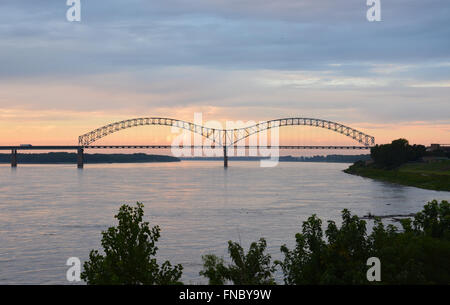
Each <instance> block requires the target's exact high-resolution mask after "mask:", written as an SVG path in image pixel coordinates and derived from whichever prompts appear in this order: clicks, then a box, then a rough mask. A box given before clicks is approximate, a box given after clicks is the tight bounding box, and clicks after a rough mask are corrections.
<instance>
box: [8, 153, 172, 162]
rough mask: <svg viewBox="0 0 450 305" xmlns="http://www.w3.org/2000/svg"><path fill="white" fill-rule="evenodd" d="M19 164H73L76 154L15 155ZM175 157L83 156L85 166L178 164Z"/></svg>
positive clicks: (138, 154)
mask: <svg viewBox="0 0 450 305" xmlns="http://www.w3.org/2000/svg"><path fill="white" fill-rule="evenodd" d="M17 159H18V163H19V164H73V163H76V162H77V154H76V153H67V152H56V153H55V152H51V153H38V154H35V153H33V154H17ZM180 161H181V160H180V159H179V158H176V157H172V156H166V155H148V154H143V153H136V154H84V163H86V164H111V163H162V162H180ZM10 162H11V155H10V154H0V164H1V163H3V164H5V163H10Z"/></svg>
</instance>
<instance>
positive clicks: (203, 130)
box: [78, 117, 222, 146]
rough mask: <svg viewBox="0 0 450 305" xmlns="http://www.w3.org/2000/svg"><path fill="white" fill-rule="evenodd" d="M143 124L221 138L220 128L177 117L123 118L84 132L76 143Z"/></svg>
mask: <svg viewBox="0 0 450 305" xmlns="http://www.w3.org/2000/svg"><path fill="white" fill-rule="evenodd" d="M145 125H160V126H171V127H178V128H182V129H186V130H189V131H191V132H193V133H197V134H200V135H202V136H203V137H205V138H207V139H210V140H211V141H213V142H215V143H217V144H220V143H221V141H220V139H221V138H222V130H221V129H215V128H208V127H204V126H201V125H197V124H194V123H191V122H186V121H182V120H177V119H170V118H156V117H154V118H135V119H129V120H124V121H120V122H114V123H111V124H108V125H105V126H102V127H99V128H97V129H94V130H92V131H90V132H88V133H85V134H83V135H81V136H79V137H78V144H79V145H81V146H88V145H90V144H91V143H93V142H95V141H97V140H99V139H101V138H103V137H106V136H107V135H110V134H112V133H115V132H117V131H120V130H123V129H127V128H132V127H137V126H145Z"/></svg>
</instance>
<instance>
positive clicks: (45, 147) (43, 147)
mask: <svg viewBox="0 0 450 305" xmlns="http://www.w3.org/2000/svg"><path fill="white" fill-rule="evenodd" d="M218 147H219V146H216V148H218ZM231 147H233V148H236V149H237V148H245V149H255V148H261V147H262V148H268V149H270V148H275V149H276V148H278V149H370V148H371V147H370V146H333V145H324V146H318V145H314V146H305V145H280V146H272V147H270V146H268V147H264V146H249V145H245V146H244V145H236V146H229V148H231ZM79 148H84V149H170V148H172V146H171V145H91V146H71V145H58V146H52V145H39V146H0V150H77V149H79ZM180 148H214V147H211V146H208V145H187V146H181V147H180Z"/></svg>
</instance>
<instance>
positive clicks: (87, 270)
mask: <svg viewBox="0 0 450 305" xmlns="http://www.w3.org/2000/svg"><path fill="white" fill-rule="evenodd" d="M143 207H144V206H143V204H141V203H139V202H138V203H137V206H136V207H134V208H132V207H130V206H127V205H123V206H121V207H120V210H119V213H118V214H117V215H115V218H117V219H118V221H119V224H118V226H117V227H110V228H109V229H108V230H107V231H104V232H102V236H103V237H102V246H103V251H104V253H105V255H102V254H100V253H99V252H98V251H97V250H92V251H91V252H90V254H89V261H87V262H85V263H84V271H83V272H82V274H81V278H82V279H83V280H84V281H86V282H87V283H88V284H94V285H111V284H113V285H117V284H125V285H141V284H145V285H152V284H158V285H164V284H166V285H167V284H181V282H180V281H179V280H180V278H181V275H182V270H183V267H182V266H181V265H176V266H173V267H172V265H171V263H170V262H169V261H166V262H164V263H163V264H162V265H161V266H159V265H158V263H157V261H156V259H155V258H154V257H155V255H156V251H157V250H158V248H157V247H156V245H155V244H156V242H157V241H158V239H159V237H160V228H159V227H158V226H154V227H153V228H150V226H149V223H148V222H144V221H143V220H142V218H143V215H144V211H143Z"/></svg>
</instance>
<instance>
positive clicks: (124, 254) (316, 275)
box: [81, 200, 450, 285]
mask: <svg viewBox="0 0 450 305" xmlns="http://www.w3.org/2000/svg"><path fill="white" fill-rule="evenodd" d="M143 216H144V212H143V205H142V204H141V203H137V206H136V207H130V206H128V205H123V206H121V207H120V210H119V213H118V214H117V215H116V216H115V217H116V218H117V219H118V225H117V226H115V227H110V228H109V229H108V230H106V231H104V232H102V236H103V237H102V242H101V243H102V247H103V253H102V254H101V253H100V252H99V251H97V250H92V251H91V252H90V255H89V260H88V261H86V262H85V263H84V271H83V272H82V275H81V277H82V279H83V280H84V281H86V283H87V284H113V285H114V284H128V285H142V284H144V285H155V284H156V285H165V284H182V282H181V276H182V271H183V267H182V265H180V264H177V265H172V263H170V262H169V261H165V262H164V263H162V264H161V265H159V264H158V262H157V261H156V258H155V255H156V252H157V250H158V247H157V246H156V243H157V241H158V239H159V237H160V228H159V227H158V226H154V227H150V225H149V223H148V222H145V221H143ZM301 231H302V232H301V233H297V234H295V242H296V244H295V247H294V248H293V249H289V248H288V247H287V246H286V245H282V246H281V248H280V250H281V252H282V254H283V256H284V258H283V259H282V260H280V261H272V258H271V256H270V255H269V254H267V253H266V247H267V243H266V241H265V239H264V238H261V239H260V240H258V241H256V242H253V243H252V244H251V245H250V247H249V250H248V251H245V250H244V249H243V247H242V246H241V245H240V244H239V243H236V242H233V241H229V242H228V252H229V256H230V259H231V261H230V262H228V263H226V262H225V259H224V258H222V257H218V256H216V255H214V254H208V255H205V256H203V257H202V259H203V269H202V270H201V271H200V275H202V276H204V277H205V278H206V279H207V280H208V282H209V284H213V285H214V284H215V285H217V284H218V285H222V284H240V285H259V284H275V278H274V274H275V271H276V270H277V269H278V268H279V269H280V270H281V271H282V274H283V279H284V283H285V284H287V285H297V284H450V260H449V257H450V204H449V203H448V202H447V201H442V202H440V203H439V202H437V201H435V200H434V201H431V202H429V203H427V204H426V205H425V206H424V208H423V210H422V211H421V212H419V213H417V214H416V215H415V217H414V219H404V220H402V221H401V229H398V228H397V227H395V226H393V225H388V226H385V225H384V224H383V223H382V222H381V220H380V219H378V218H376V219H375V226H374V228H373V230H372V232H371V233H370V234H368V232H367V228H366V222H365V221H364V220H361V219H359V218H358V217H357V216H356V215H352V214H351V213H350V211H348V210H346V209H344V210H343V211H342V224H341V226H340V227H338V226H337V225H336V223H335V222H334V221H328V226H327V228H326V230H323V229H322V220H321V219H319V218H318V217H317V216H316V215H312V216H311V217H309V218H308V220H307V221H305V222H303V225H302V230H301ZM180 251H182V249H180ZM369 257H377V258H379V260H380V262H381V281H380V282H369V281H368V280H367V277H366V272H367V269H368V266H367V259H368V258H369Z"/></svg>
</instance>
